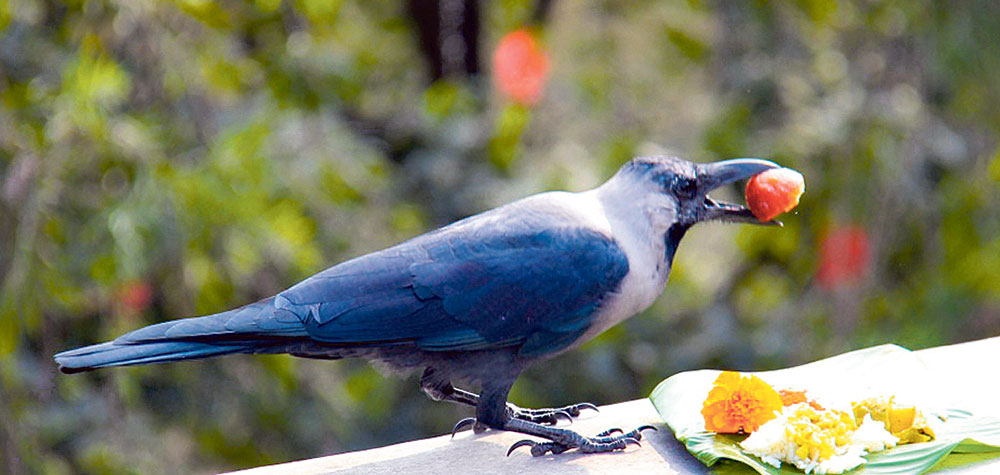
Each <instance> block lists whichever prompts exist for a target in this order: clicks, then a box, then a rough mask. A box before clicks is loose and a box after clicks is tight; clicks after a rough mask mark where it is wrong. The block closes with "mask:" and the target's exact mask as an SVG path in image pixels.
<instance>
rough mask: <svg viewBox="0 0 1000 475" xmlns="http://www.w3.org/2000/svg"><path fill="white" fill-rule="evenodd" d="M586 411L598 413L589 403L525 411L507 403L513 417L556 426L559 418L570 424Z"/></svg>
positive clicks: (595, 407)
mask: <svg viewBox="0 0 1000 475" xmlns="http://www.w3.org/2000/svg"><path fill="white" fill-rule="evenodd" d="M584 409H590V410H593V411H598V409H597V406H595V405H593V404H591V403H589V402H581V403H579V404H570V405H569V406H565V407H557V408H551V407H550V408H544V409H524V408H520V407H517V406H515V405H513V404H511V403H507V410H508V411H510V416H511V417H513V418H515V419H520V420H522V421H528V422H534V423H537V424H550V425H556V424H558V423H559V418H564V419H566V420H567V421H569V422H573V418H575V417H580V412H581V411H583V410H584Z"/></svg>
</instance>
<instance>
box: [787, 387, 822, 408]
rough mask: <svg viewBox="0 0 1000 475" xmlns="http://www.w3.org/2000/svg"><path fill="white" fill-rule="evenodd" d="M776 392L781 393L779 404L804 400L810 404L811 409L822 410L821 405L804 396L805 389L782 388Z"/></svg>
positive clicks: (789, 403) (789, 404)
mask: <svg viewBox="0 0 1000 475" xmlns="http://www.w3.org/2000/svg"><path fill="white" fill-rule="evenodd" d="M778 394H780V395H781V404H783V405H785V406H791V405H792V404H797V403H800V402H804V403H808V404H809V405H810V406H812V408H813V409H816V410H817V411H822V410H823V406H821V405H820V404H819V403H818V402H816V401H813V400H812V399H809V398H808V397H807V396H806V392H805V391H792V390H791V389H782V390H780V391H778Z"/></svg>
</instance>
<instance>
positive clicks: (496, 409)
mask: <svg viewBox="0 0 1000 475" xmlns="http://www.w3.org/2000/svg"><path fill="white" fill-rule="evenodd" d="M512 384H513V381H511V382H510V383H507V384H505V385H503V384H484V385H483V395H482V397H481V398H480V401H479V402H480V404H479V405H478V406H476V420H475V423H476V424H482V425H485V426H487V427H490V428H493V429H500V430H506V431H511V432H519V433H521V434H527V435H532V436H536V437H541V438H543V439H547V441H545V442H538V441H533V440H522V441H519V442H517V443H515V444H514V445H512V446H511V447H510V449H508V450H507V455H510V454H511V452H513V451H514V450H516V449H517V448H519V447H531V455H533V456H535V457H538V456H541V455H545V454H547V453H552V454H561V453H563V452H566V451H567V450H570V449H577V450H578V451H580V452H584V453H599V452H613V451H616V450H624V449H625V447H627V446H628V445H629V444H635V445H639V441H640V440H642V431H643V430H645V429H653V430H656V428H655V427H653V426H642V427H639V428H638V429H635V430H633V431H631V432H628V433H623V432H622V430H621V429H611V430H607V431H604V432H602V433H600V434H597V435H596V436H594V437H585V436H582V435H580V434H578V433H576V432H573V431H571V430H566V429H560V428H556V427H550V426H545V425H541V424H538V423H535V422H531V421H526V420H523V419H518V418H516V417H512V416H511V414H510V410H509V409H508V407H507V395H508V394H509V393H510V387H511V385H512ZM459 424H461V422H460V423H459ZM616 433H620V434H618V435H614V434H616Z"/></svg>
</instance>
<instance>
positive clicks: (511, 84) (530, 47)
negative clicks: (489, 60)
mask: <svg viewBox="0 0 1000 475" xmlns="http://www.w3.org/2000/svg"><path fill="white" fill-rule="evenodd" d="M548 78H549V55H548V54H547V53H546V52H545V49H544V48H543V47H542V45H541V44H540V43H539V42H538V40H537V39H535V36H534V35H532V34H531V33H530V32H529V31H528V30H525V29H520V30H514V31H512V32H510V33H507V34H506V35H505V36H504V37H503V38H502V39H501V40H500V43H499V44H498V45H497V49H496V51H494V52H493V82H494V83H496V85H497V87H498V88H499V89H500V91H501V92H502V93H504V94H505V95H506V96H508V97H510V98H511V99H513V100H514V101H517V102H518V103H520V104H524V105H528V106H530V105H534V104H536V103H537V102H538V99H540V98H541V97H542V89H544V88H545V83H546V81H547V80H548Z"/></svg>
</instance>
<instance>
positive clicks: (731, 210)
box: [698, 158, 781, 226]
mask: <svg viewBox="0 0 1000 475" xmlns="http://www.w3.org/2000/svg"><path fill="white" fill-rule="evenodd" d="M771 168H779V166H778V165H777V164H775V163H773V162H769V161H767V160H761V159H759V158H735V159H732V160H724V161H721V162H714V163H706V164H702V165H699V167H698V185H699V189H700V190H701V191H702V192H703V193H705V201H704V204H703V205H704V212H703V215H702V221H724V222H729V223H750V224H764V225H771V226H781V222H780V221H775V220H771V221H766V222H765V221H761V220H759V219H757V218H756V217H755V216H754V215H753V213H751V212H750V210H749V209H747V208H746V207H744V206H742V205H738V204H734V203H727V202H724V201H718V200H715V199H713V198H712V197H711V196H708V192H710V191H712V190H714V189H716V188H718V187H720V186H723V185H728V184H730V183H733V182H736V181H739V180H744V179H747V178H750V177H752V176H754V175H756V174H758V173H760V172H763V171H765V170H769V169H771Z"/></svg>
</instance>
